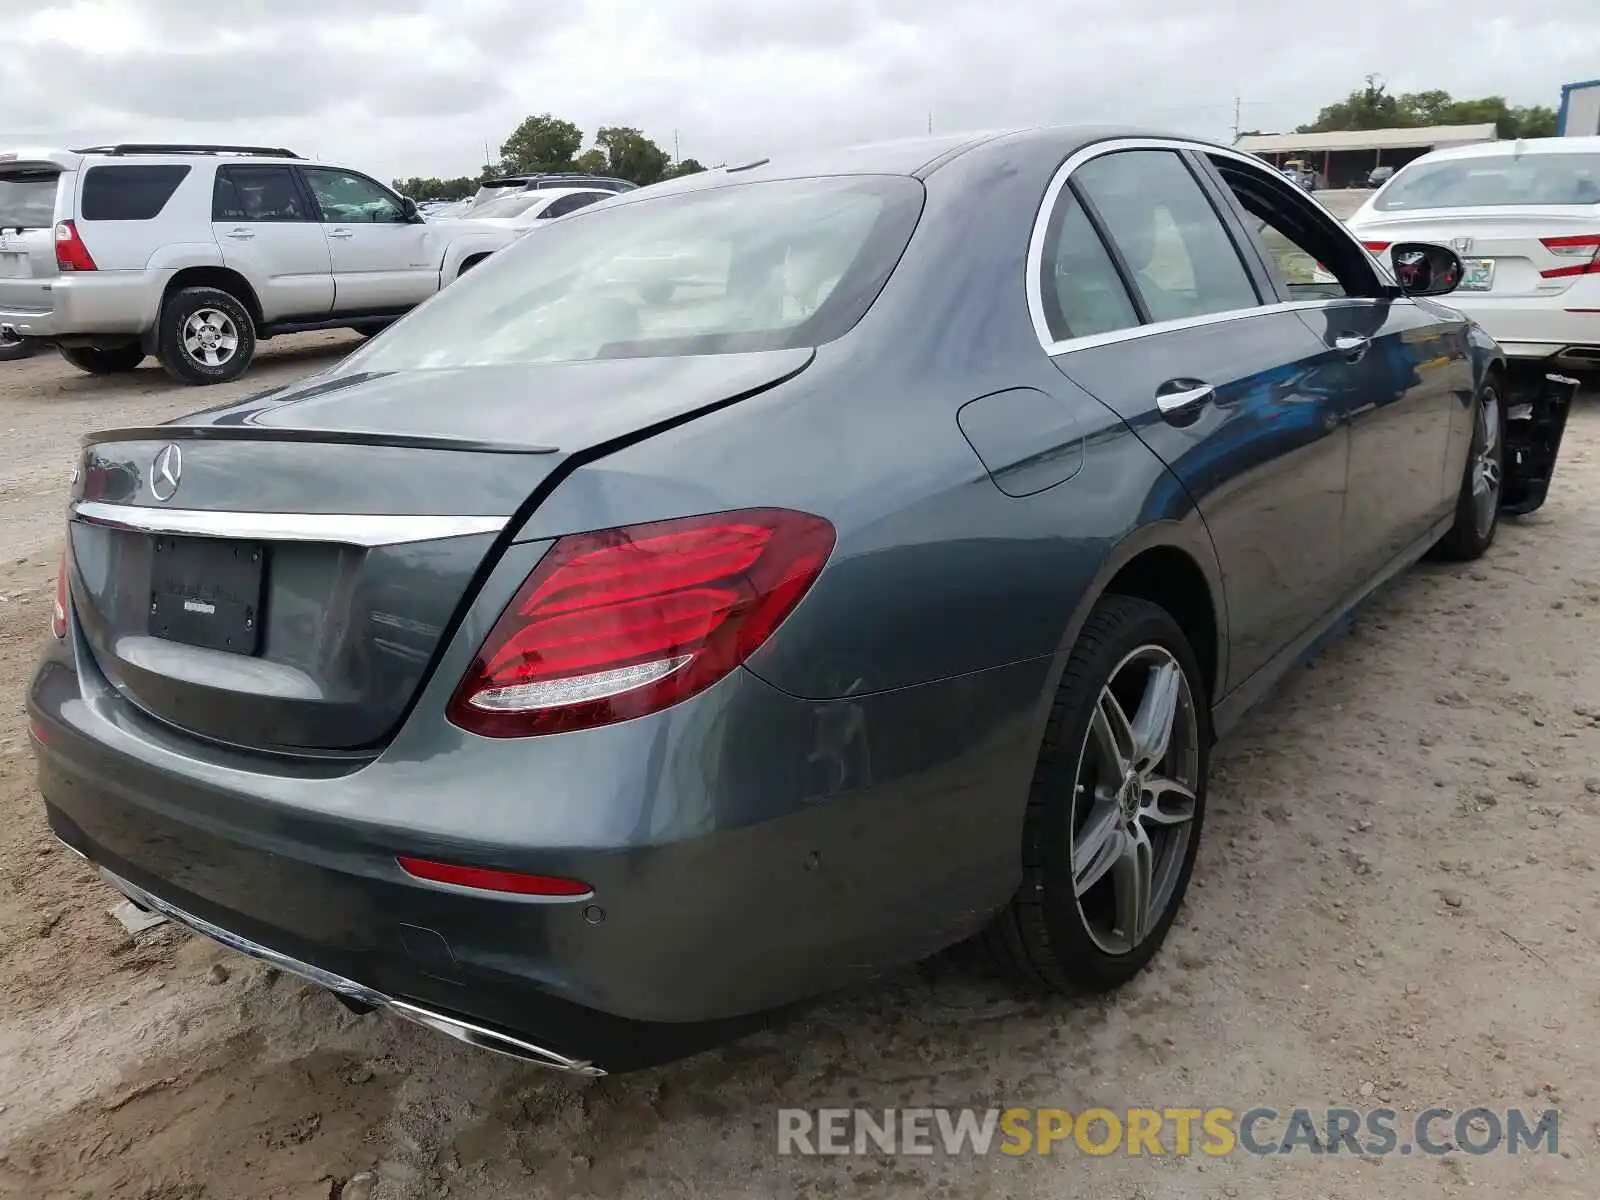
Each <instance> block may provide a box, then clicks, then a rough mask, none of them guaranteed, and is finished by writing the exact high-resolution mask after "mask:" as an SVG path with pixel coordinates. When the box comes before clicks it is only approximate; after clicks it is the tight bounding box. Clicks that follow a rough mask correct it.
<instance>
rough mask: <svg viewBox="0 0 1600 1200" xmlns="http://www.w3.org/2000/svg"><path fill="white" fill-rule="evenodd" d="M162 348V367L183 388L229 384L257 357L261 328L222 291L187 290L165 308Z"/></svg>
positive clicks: (159, 342) (174, 296) (160, 336)
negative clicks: (196, 385) (186, 385)
mask: <svg viewBox="0 0 1600 1200" xmlns="http://www.w3.org/2000/svg"><path fill="white" fill-rule="evenodd" d="M157 345H158V351H157V353H158V355H159V357H160V359H161V365H162V366H163V367H165V368H166V369H167V374H169V375H171V376H172V377H173V378H174V379H176V380H178V381H179V382H180V383H190V384H208V383H227V382H229V381H231V380H234V379H237V378H239V376H241V375H243V374H244V373H245V370H246V369H247V368H248V367H249V366H250V361H251V360H252V359H253V358H254V357H255V353H256V327H255V322H253V321H252V320H251V319H250V313H249V312H248V311H247V310H246V309H245V307H244V305H243V304H241V303H239V301H238V299H237V298H235V297H234V296H233V295H232V294H230V293H228V292H225V291H223V290H222V289H221V288H213V287H191V288H184V289H182V290H181V291H178V292H174V293H173V294H172V295H171V296H168V297H167V301H166V303H165V304H164V305H162V308H161V325H160V328H159V330H158V335H157Z"/></svg>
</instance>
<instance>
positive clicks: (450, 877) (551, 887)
mask: <svg viewBox="0 0 1600 1200" xmlns="http://www.w3.org/2000/svg"><path fill="white" fill-rule="evenodd" d="M395 861H396V862H398V863H399V864H400V869H401V870H403V871H404V872H405V873H406V874H407V875H410V876H411V877H412V878H414V879H426V880H427V881H428V882H430V883H448V884H453V885H454V886H456V887H464V888H472V889H474V890H475V891H480V892H509V893H511V894H512V895H516V896H587V895H589V894H590V893H591V892H593V891H594V889H593V888H592V887H590V886H589V885H588V884H587V883H584V882H583V881H582V880H578V879H561V878H559V877H557V876H555V875H524V874H523V873H522V872H521V871H494V870H490V869H489V868H487V867H462V866H457V865H455V864H454V863H442V862H433V861H432V860H431V859H426V858H406V857H403V856H402V857H400V858H397V859H396V860H395Z"/></svg>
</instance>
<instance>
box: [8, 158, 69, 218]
mask: <svg viewBox="0 0 1600 1200" xmlns="http://www.w3.org/2000/svg"><path fill="white" fill-rule="evenodd" d="M60 178H61V176H60V174H59V173H58V172H56V171H15V172H7V173H6V174H4V175H0V229H48V228H49V227H50V226H52V225H54V224H55V223H56V183H57V181H58V180H59V179H60Z"/></svg>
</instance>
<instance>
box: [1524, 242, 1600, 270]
mask: <svg viewBox="0 0 1600 1200" xmlns="http://www.w3.org/2000/svg"><path fill="white" fill-rule="evenodd" d="M1539 241H1540V242H1541V243H1543V245H1544V248H1545V249H1546V250H1548V251H1550V253H1551V254H1554V255H1555V256H1556V257H1557V258H1562V259H1568V260H1570V262H1569V263H1568V264H1567V265H1566V266H1560V267H1551V268H1550V269H1549V270H1548V271H1540V272H1539V274H1540V275H1541V276H1542V277H1543V278H1545V279H1564V278H1566V277H1567V276H1570V275H1588V274H1590V273H1591V272H1592V273H1595V274H1600V261H1597V260H1596V255H1600V234H1597V233H1581V234H1577V235H1576V236H1573V237H1551V238H1540V239H1539Z"/></svg>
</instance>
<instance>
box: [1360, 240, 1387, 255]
mask: <svg viewBox="0 0 1600 1200" xmlns="http://www.w3.org/2000/svg"><path fill="white" fill-rule="evenodd" d="M1361 244H1362V245H1363V246H1365V247H1366V248H1367V249H1368V250H1370V251H1372V253H1374V254H1382V253H1383V252H1384V251H1385V250H1387V249H1388V248H1389V243H1388V242H1362V243H1361Z"/></svg>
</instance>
